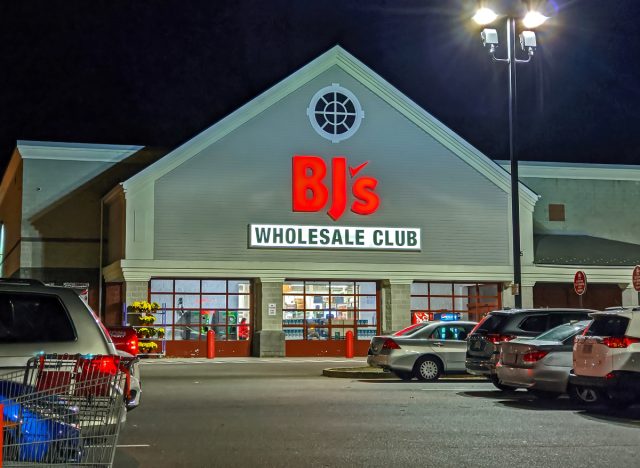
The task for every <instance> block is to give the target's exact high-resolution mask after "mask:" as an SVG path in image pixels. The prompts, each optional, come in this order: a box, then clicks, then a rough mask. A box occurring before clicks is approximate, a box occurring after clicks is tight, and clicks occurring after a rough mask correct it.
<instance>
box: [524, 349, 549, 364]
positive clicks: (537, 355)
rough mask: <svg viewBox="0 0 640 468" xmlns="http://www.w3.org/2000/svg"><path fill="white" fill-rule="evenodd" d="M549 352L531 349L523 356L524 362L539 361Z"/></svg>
mask: <svg viewBox="0 0 640 468" xmlns="http://www.w3.org/2000/svg"><path fill="white" fill-rule="evenodd" d="M547 354H549V351H531V352H528V353H525V354H524V355H523V356H522V361H523V362H537V361H539V360H540V359H542V358H543V357H545V356H546V355H547Z"/></svg>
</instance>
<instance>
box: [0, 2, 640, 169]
mask: <svg viewBox="0 0 640 468" xmlns="http://www.w3.org/2000/svg"><path fill="white" fill-rule="evenodd" d="M555 3H556V5H557V10H558V11H557V15H556V16H555V17H554V18H553V19H552V20H550V21H549V22H547V23H546V24H545V25H543V27H542V28H541V29H540V31H539V32H538V42H539V45H540V47H539V48H538V51H537V53H536V56H535V59H534V61H533V62H532V63H530V64H526V65H522V66H519V69H518V80H519V81H518V92H519V149H518V151H519V158H520V159H521V160H540V161H574V162H590V163H619V164H640V157H639V156H640V143H639V141H640V139H639V138H638V137H637V134H638V132H637V126H638V123H639V122H640V118H639V115H640V114H639V112H638V108H639V104H640V86H639V85H640V73H639V72H640V60H639V57H640V34H639V33H638V20H639V19H640V2H638V1H635V0H615V1H603V0H583V1H575V0H574V1H567V0H564V1H563V0H558V1H557V2H555ZM472 5H473V2H466V1H463V0H455V1H454V0H441V1H435V0H360V1H353V0H267V1H265V0H262V1H257V0H233V1H222V0H218V1H214V0H208V1H188V0H176V1H163V0H147V1H142V0H137V1H135V0H127V1H122V0H91V1H88V0H80V1H75V0H56V1H53V0H49V1H24V0H11V1H7V0H3V1H2V2H1V3H0V25H1V29H0V31H1V33H0V34H2V40H1V41H0V80H1V83H0V109H1V117H0V119H1V120H0V162H1V163H2V165H4V164H6V161H7V160H8V158H9V156H10V154H11V151H12V149H13V148H14V147H15V142H16V140H18V139H24V140H48V141H70V142H87V143H107V144H137V145H145V146H154V147H161V148H166V149H172V148H174V147H175V146H177V145H179V144H180V143H182V142H184V141H186V140H188V139H190V138H191V137H193V136H195V135H196V134H198V133H199V132H200V131H202V130H204V129H205V128H207V127H209V126H211V125H213V124H214V123H215V122H217V121H218V120H220V119H221V118H223V117H224V116H225V115H227V114H229V113H230V112H232V111H234V110H235V109H236V108H238V107H239V106H241V105H243V104H245V103H246V102H247V101H249V100H251V99H252V98H254V97H256V96H257V95H258V94H260V93H261V92H263V91H265V90H266V89H268V88H269V87H270V86H272V85H274V84H275V83H277V82H279V81H280V80H282V79H284V78H286V77H287V76H288V75H289V74H291V73H293V72H295V71H296V70H297V69H299V68H300V67H301V66H303V65H305V64H306V63H308V62H309V61H311V60H313V59H314V58H316V57H317V56H318V55H320V54H321V53H323V52H325V51H326V50H327V49H329V48H331V47H332V46H334V45H336V44H340V45H341V46H342V47H344V48H345V49H346V50H347V51H349V52H350V53H352V54H353V55H355V56H356V57H357V58H359V59H360V60H362V61H363V62H364V63H365V64H366V65H368V66H369V67H371V68H372V69H373V70H375V71H376V72H377V73H379V74H380V75H381V76H382V77H384V78H385V79H386V80H387V81H389V82H390V83H391V84H392V85H394V86H396V87H397V88H398V89H399V90H400V91H402V92H404V93H405V94H406V95H407V96H409V97H410V98H411V99H413V100H414V101H415V102H416V103H418V104H419V105H420V106H422V107H423V108H424V109H426V110H427V111H428V112H430V113H431V114H432V115H434V116H435V117H436V118H438V119H440V120H441V121H442V122H443V123H444V124H446V125H448V126H449V127H451V128H452V129H453V130H454V131H456V132H458V133H459V134H460V135H461V136H462V137H463V138H465V139H467V140H468V141H469V142H470V143H471V144H473V145H475V146H476V147H478V148H479V149H480V150H481V151H483V152H484V153H485V154H487V155H488V156H490V157H492V158H494V159H507V158H508V154H507V75H506V67H505V65H504V64H498V63H493V62H491V60H490V59H489V57H488V55H487V53H486V52H485V50H484V49H483V47H482V44H481V42H480V39H479V28H478V27H476V26H474V25H472V24H471V22H470V21H469V16H470V14H472V12H470V10H469V9H468V7H469V6H472ZM499 32H500V33H502V34H503V36H504V32H503V30H502V29H499Z"/></svg>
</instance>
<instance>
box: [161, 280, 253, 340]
mask: <svg viewBox="0 0 640 468" xmlns="http://www.w3.org/2000/svg"><path fill="white" fill-rule="evenodd" d="M149 299H150V300H151V301H153V302H157V303H158V304H160V311H159V313H158V314H157V320H156V325H162V326H164V328H165V338H166V339H167V340H189V341H194V340H196V341H197V340H205V339H206V333H207V331H208V330H209V329H212V330H214V331H215V332H216V340H223V341H236V340H248V339H249V337H250V336H251V333H250V327H251V313H250V312H251V281H249V280H219V279H215V280H214V279H206V280H202V279H152V280H151V282H150V283H149Z"/></svg>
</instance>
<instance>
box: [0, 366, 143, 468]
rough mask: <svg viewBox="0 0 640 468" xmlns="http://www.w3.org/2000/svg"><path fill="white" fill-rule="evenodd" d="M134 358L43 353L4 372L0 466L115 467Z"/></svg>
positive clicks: (0, 379)
mask: <svg viewBox="0 0 640 468" xmlns="http://www.w3.org/2000/svg"><path fill="white" fill-rule="evenodd" d="M134 360H135V358H133V359H124V358H121V357H119V356H107V355H104V356H102V355H101V356H97V355H96V356H94V355H84V356H83V355H55V354H49V355H44V354H42V355H38V356H36V357H34V358H32V359H30V360H29V361H28V363H27V365H26V367H25V368H24V369H21V370H18V371H14V372H9V373H5V374H0V414H1V415H2V417H1V418H0V429H1V430H0V447H1V448H2V459H1V460H0V468H1V467H8V466H25V465H38V464H48V465H51V464H59V465H65V466H69V465H91V466H111V465H112V464H113V457H114V455H115V449H116V444H117V441H118V434H119V431H120V425H121V423H122V422H123V421H124V419H125V417H126V416H125V415H126V411H125V397H126V396H127V392H128V375H129V374H128V369H129V366H130V365H131V364H132V363H133V362H134Z"/></svg>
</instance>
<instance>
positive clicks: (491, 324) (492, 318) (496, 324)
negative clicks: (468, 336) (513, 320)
mask: <svg viewBox="0 0 640 468" xmlns="http://www.w3.org/2000/svg"><path fill="white" fill-rule="evenodd" d="M508 320H509V316H507V315H498V314H489V315H487V316H486V317H485V318H483V319H482V320H481V321H480V323H479V324H478V325H476V328H474V329H473V332H474V333H481V332H486V333H494V332H499V331H500V330H501V329H502V328H504V325H505V324H506V323H507V321H508Z"/></svg>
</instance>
